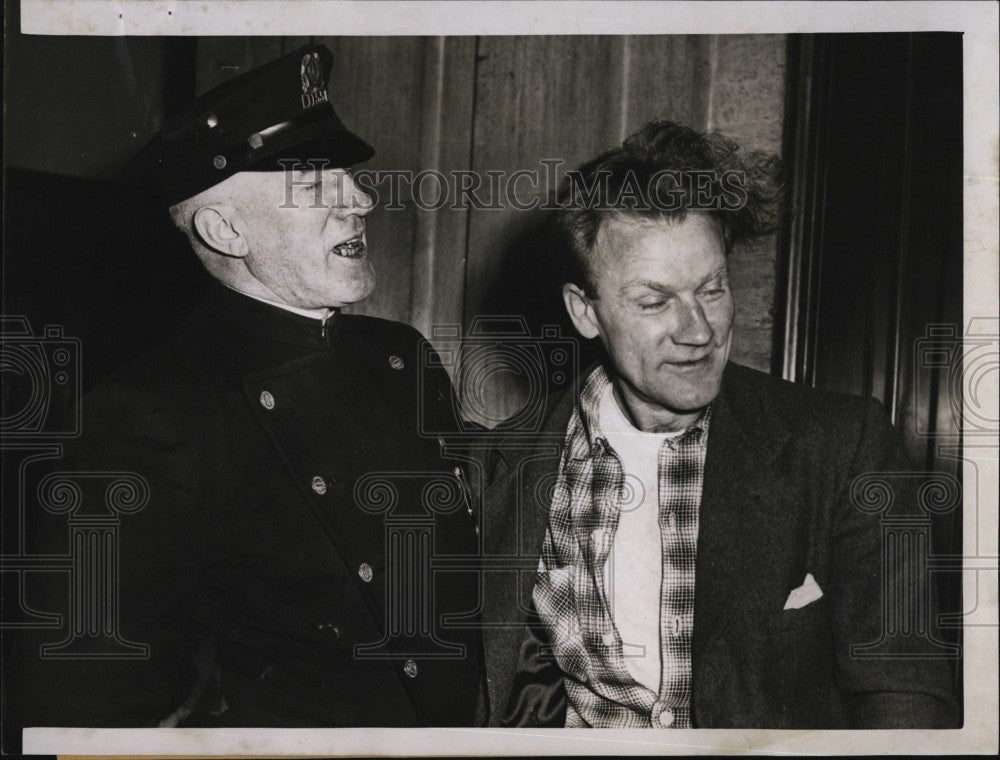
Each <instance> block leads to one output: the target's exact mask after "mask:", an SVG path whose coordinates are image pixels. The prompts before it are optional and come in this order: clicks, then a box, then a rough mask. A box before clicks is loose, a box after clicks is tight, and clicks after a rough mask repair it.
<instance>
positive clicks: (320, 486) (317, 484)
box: [312, 475, 326, 496]
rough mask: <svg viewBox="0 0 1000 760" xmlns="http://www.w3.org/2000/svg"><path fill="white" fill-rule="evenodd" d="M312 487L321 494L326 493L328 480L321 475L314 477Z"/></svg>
mask: <svg viewBox="0 0 1000 760" xmlns="http://www.w3.org/2000/svg"><path fill="white" fill-rule="evenodd" d="M312 489H313V490H314V491H315V492H316V493H318V494H319V495H320V496H322V495H323V494H325V493H326V481H325V480H323V478H321V477H320V476H319V475H317V476H316V477H314V478H313V479H312Z"/></svg>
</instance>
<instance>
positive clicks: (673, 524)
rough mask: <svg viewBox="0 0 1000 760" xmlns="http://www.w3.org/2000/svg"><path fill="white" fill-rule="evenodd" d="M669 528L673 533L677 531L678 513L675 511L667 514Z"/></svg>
mask: <svg viewBox="0 0 1000 760" xmlns="http://www.w3.org/2000/svg"><path fill="white" fill-rule="evenodd" d="M667 529H668V530H669V531H670V532H671V533H676V532H677V515H676V514H675V513H673V512H671V513H670V514H669V515H668V516H667Z"/></svg>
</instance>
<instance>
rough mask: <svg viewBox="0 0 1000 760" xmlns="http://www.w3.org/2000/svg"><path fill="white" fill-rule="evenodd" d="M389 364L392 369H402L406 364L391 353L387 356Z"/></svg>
mask: <svg viewBox="0 0 1000 760" xmlns="http://www.w3.org/2000/svg"><path fill="white" fill-rule="evenodd" d="M389 366H390V367H392V368H393V369H402V368H403V367H405V366H406V364H405V363H404V362H403V360H402V359H400V358H399V357H398V356H395V355H393V356H390V357H389Z"/></svg>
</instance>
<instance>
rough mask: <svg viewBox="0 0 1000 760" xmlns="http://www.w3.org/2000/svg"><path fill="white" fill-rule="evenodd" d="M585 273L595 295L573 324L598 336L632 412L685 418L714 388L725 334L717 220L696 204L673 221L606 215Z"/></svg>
mask: <svg viewBox="0 0 1000 760" xmlns="http://www.w3.org/2000/svg"><path fill="white" fill-rule="evenodd" d="M591 274H592V278H593V280H594V285H595V286H596V289H597V298H596V299H593V300H589V299H588V300H589V303H590V306H591V308H590V309H588V310H587V313H588V314H589V315H590V319H589V324H583V325H582V329H581V332H583V333H584V334H585V335H586V334H587V331H590V332H591V335H588V336H587V337H593V334H597V335H599V336H600V338H601V341H602V342H603V343H604V347H605V349H606V350H607V352H608V354H609V356H610V358H611V361H612V362H613V363H614V366H615V369H616V370H617V373H618V375H619V378H620V380H621V385H620V389H621V392H622V394H623V395H624V396H625V400H626V402H627V404H628V405H629V407H631V411H632V413H633V415H634V416H635V417H636V421H637V422H639V423H640V424H642V423H643V422H644V421H645V422H648V421H650V420H653V421H654V423H655V424H654V425H653V426H654V427H657V428H667V429H669V428H671V427H672V423H674V422H677V421H680V420H684V421H688V422H689V421H691V418H692V415H693V414H694V415H696V414H697V412H698V411H699V410H700V409H702V408H703V407H704V406H706V405H707V404H708V403H709V402H711V401H712V399H714V398H715V396H716V395H717V394H718V392H719V386H720V383H721V381H722V371H723V368H724V367H725V364H726V359H727V358H728V356H729V347H730V343H731V342H732V328H733V314H734V309H733V296H732V293H731V291H730V289H729V281H728V273H727V270H726V256H725V249H724V246H723V241H722V236H721V234H720V231H719V230H718V228H717V226H716V224H715V223H714V222H713V221H712V220H711V218H710V217H708V216H707V215H705V214H701V213H690V214H689V215H688V216H687V218H685V219H684V220H683V221H679V222H676V221H674V222H671V221H664V220H649V219H642V218H635V217H628V216H619V217H612V218H610V219H608V220H606V221H605V222H604V223H603V224H602V226H601V228H600V230H599V232H598V236H597V241H596V246H595V252H594V256H593V258H592V260H591ZM571 311H572V310H571ZM574 321H575V322H576V323H577V327H578V328H581V321H580V320H579V319H576V318H574ZM584 322H588V320H587V319H584ZM642 426H643V427H648V425H642Z"/></svg>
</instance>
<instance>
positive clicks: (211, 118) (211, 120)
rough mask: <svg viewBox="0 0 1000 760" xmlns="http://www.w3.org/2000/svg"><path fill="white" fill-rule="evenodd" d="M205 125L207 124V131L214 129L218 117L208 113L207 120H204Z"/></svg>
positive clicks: (217, 123)
mask: <svg viewBox="0 0 1000 760" xmlns="http://www.w3.org/2000/svg"><path fill="white" fill-rule="evenodd" d="M205 123H206V124H208V128H209V129H215V128H216V127H217V126H219V117H217V116H216V115H215V114H214V113H210V114H209V115H208V118H207V119H205Z"/></svg>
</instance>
